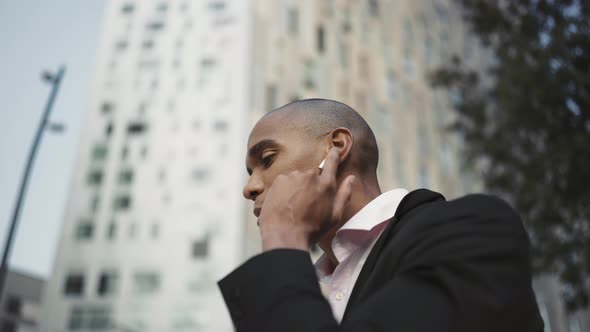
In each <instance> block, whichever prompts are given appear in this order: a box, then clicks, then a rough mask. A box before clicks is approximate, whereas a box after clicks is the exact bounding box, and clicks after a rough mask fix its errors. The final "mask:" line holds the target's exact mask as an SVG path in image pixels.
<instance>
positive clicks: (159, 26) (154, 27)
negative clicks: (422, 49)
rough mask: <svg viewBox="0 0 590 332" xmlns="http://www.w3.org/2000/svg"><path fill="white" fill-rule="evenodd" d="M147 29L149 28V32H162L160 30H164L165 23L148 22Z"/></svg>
mask: <svg viewBox="0 0 590 332" xmlns="http://www.w3.org/2000/svg"><path fill="white" fill-rule="evenodd" d="M146 27H147V29H148V30H152V31H160V30H162V29H164V22H162V21H152V22H148V23H147V24H146Z"/></svg>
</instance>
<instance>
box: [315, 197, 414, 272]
mask: <svg viewBox="0 0 590 332" xmlns="http://www.w3.org/2000/svg"><path fill="white" fill-rule="evenodd" d="M407 193H408V191H407V190H406V189H401V188H400V189H393V190H390V191H387V192H384V193H382V194H381V195H379V196H377V197H376V198H374V199H373V200H372V201H371V202H369V204H367V205H365V206H364V207H363V208H362V209H361V210H360V211H359V212H357V213H356V214H355V215H354V216H352V218H350V219H349V220H348V221H347V222H346V223H345V224H344V225H342V227H340V229H339V230H338V231H336V235H335V236H334V238H333V239H332V244H331V245H332V251H333V252H334V256H336V259H337V260H338V262H339V263H340V262H342V261H344V260H345V259H347V258H348V257H349V256H350V254H352V253H353V252H354V251H356V250H357V249H359V248H360V247H361V246H363V245H365V244H366V243H367V241H369V240H371V239H373V238H374V237H376V236H378V234H379V233H380V231H381V230H382V227H377V226H380V225H381V224H383V223H384V222H386V221H387V220H389V219H391V218H393V216H394V215H395V211H396V210H397V207H398V205H399V203H400V202H401V200H402V199H403V198H404V196H406V194H407ZM316 269H317V270H318V272H320V274H321V275H326V269H327V257H325V254H324V255H322V256H321V257H320V258H319V259H318V261H317V262H316Z"/></svg>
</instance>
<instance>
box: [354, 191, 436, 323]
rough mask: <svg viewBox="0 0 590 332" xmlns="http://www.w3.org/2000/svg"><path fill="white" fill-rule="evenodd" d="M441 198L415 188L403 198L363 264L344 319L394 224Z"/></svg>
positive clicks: (362, 291)
mask: <svg viewBox="0 0 590 332" xmlns="http://www.w3.org/2000/svg"><path fill="white" fill-rule="evenodd" d="M439 200H445V197H444V196H443V195H441V194H439V193H437V192H434V191H430V190H428V189H417V190H414V191H412V192H410V193H408V194H407V195H406V196H405V197H404V198H403V199H402V200H401V202H400V203H399V205H398V207H397V210H396V211H395V215H394V216H393V218H391V219H389V224H388V225H387V227H386V228H385V230H383V233H381V236H379V239H378V240H377V242H375V245H374V246H373V249H372V250H371V253H370V254H369V257H367V260H366V262H365V265H363V268H362V269H361V273H360V274H359V277H358V279H357V281H356V283H355V285H354V287H353V289H352V293H351V294H350V299H349V300H348V304H347V305H346V310H345V311H344V316H343V317H342V321H344V320H346V318H347V314H348V313H349V312H350V310H351V308H352V307H354V306H355V305H356V304H357V302H358V301H359V299H360V298H361V295H363V293H364V292H365V291H366V288H367V287H366V286H367V279H368V278H369V276H370V275H371V272H372V271H373V269H374V268H375V264H376V262H377V259H378V258H379V256H380V254H381V251H382V250H383V247H384V245H385V244H386V243H387V242H388V240H389V239H391V237H392V236H393V235H394V234H392V233H393V232H392V230H393V228H394V225H396V224H397V226H401V225H399V223H402V222H404V221H405V220H402V219H403V217H404V216H405V215H407V214H408V212H410V211H412V210H414V209H415V208H417V207H419V206H421V205H424V204H428V203H431V202H435V201H439Z"/></svg>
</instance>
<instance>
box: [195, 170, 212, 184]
mask: <svg viewBox="0 0 590 332" xmlns="http://www.w3.org/2000/svg"><path fill="white" fill-rule="evenodd" d="M209 176H210V172H209V170H208V169H206V168H197V169H195V170H193V179H194V180H195V181H197V182H201V181H205V180H207V179H208V178H209Z"/></svg>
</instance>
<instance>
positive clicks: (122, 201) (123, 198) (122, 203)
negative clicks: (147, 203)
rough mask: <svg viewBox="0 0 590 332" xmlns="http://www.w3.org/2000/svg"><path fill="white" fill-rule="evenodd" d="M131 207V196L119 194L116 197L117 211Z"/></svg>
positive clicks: (115, 205) (115, 206)
mask: <svg viewBox="0 0 590 332" xmlns="http://www.w3.org/2000/svg"><path fill="white" fill-rule="evenodd" d="M130 207H131V196H129V195H119V196H118V197H117V198H115V204H114V208H115V211H123V210H128V209H129V208H130Z"/></svg>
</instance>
